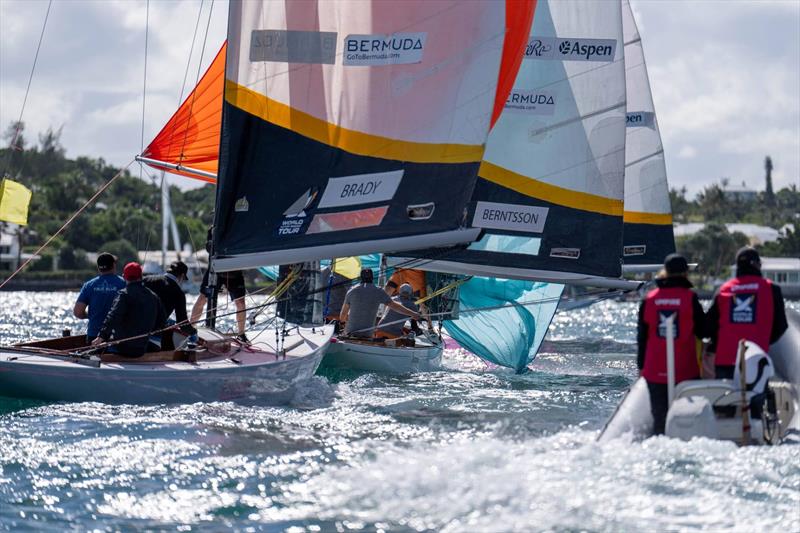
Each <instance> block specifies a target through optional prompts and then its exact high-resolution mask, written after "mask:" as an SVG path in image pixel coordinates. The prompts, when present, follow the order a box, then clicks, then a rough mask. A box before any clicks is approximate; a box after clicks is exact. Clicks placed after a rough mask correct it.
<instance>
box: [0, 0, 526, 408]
mask: <svg viewBox="0 0 800 533" xmlns="http://www.w3.org/2000/svg"><path fill="white" fill-rule="evenodd" d="M531 5H532V2H512V1H509V2H508V3H507V4H502V3H497V2H492V1H479V2H468V3H461V2H406V3H402V4H391V3H386V2H378V1H375V2H362V3H334V2H303V3H286V4H284V3H277V2H269V1H266V0H263V1H258V2H243V1H237V0H233V1H231V2H230V11H229V20H228V41H227V48H223V50H221V51H220V53H219V54H218V59H219V58H220V57H221V56H222V55H224V57H225V61H224V62H223V61H222V60H221V59H220V60H219V61H216V60H215V62H214V63H212V67H211V68H210V69H209V72H207V74H206V77H205V79H208V80H209V82H211V81H217V83H220V81H218V80H221V82H222V83H223V84H224V101H223V102H222V108H221V109H219V108H218V107H217V106H216V103H219V100H217V99H216V98H215V96H214V95H213V94H212V93H213V88H212V89H209V87H208V86H205V87H199V88H197V89H195V91H194V92H193V93H192V94H191V95H189V97H188V98H187V100H186V102H184V104H183V105H182V106H181V108H179V110H178V112H177V113H176V115H175V116H173V120H171V121H170V122H169V123H168V125H167V127H165V130H163V131H162V133H171V134H172V135H173V136H174V137H173V140H168V137H164V136H161V135H159V137H158V138H157V141H158V142H157V143H156V144H155V145H154V146H153V147H152V149H149V150H147V151H146V153H144V154H142V158H140V159H141V160H142V161H144V162H146V163H149V164H152V165H154V166H156V167H157V168H165V169H168V170H170V171H175V172H177V173H179V174H183V175H187V176H192V177H199V178H200V179H205V180H207V181H212V180H216V181H217V200H216V211H215V220H214V231H213V239H212V242H213V245H212V246H213V248H212V259H211V271H210V276H209V278H210V281H211V284H212V285H214V284H215V282H216V279H215V278H216V275H217V274H218V273H220V272H226V271H231V270H238V269H246V268H256V267H259V266H261V265H264V264H296V263H306V264H307V263H308V262H312V263H313V262H315V261H317V260H319V259H321V258H324V257H331V256H334V255H340V254H348V255H349V254H356V255H357V254H361V253H372V252H376V251H377V252H384V251H402V250H404V249H408V248H412V247H415V246H420V245H422V246H451V245H455V244H457V243H461V242H470V241H472V240H474V238H475V237H476V236H477V234H478V233H479V230H477V229H473V228H465V227H464V224H463V223H462V219H463V211H464V207H465V205H466V203H467V202H468V200H469V197H470V194H471V192H472V189H473V187H474V183H475V180H476V171H477V168H478V165H479V162H480V159H481V156H482V154H483V150H484V144H485V141H486V136H487V135H488V131H489V127H490V124H491V123H492V120H493V117H495V118H496V115H499V111H498V109H499V108H500V107H501V106H502V102H503V101H505V93H507V92H508V90H510V85H511V82H512V81H513V78H514V75H515V72H516V68H517V67H518V65H519V62H520V61H519V59H518V58H519V49H520V48H521V47H522V46H523V45H524V41H525V36H526V35H527V28H526V26H525V22H524V21H525V17H524V16H522V17H519V16H518V15H519V14H520V11H519V10H520V9H523V11H522V13H523V14H524V12H525V11H524V10H525V9H528V10H530V8H531ZM520 18H521V19H522V20H523V23H522V25H521V27H522V31H518V30H515V29H514V28H516V27H517V26H518V25H520V24H519V23H518V22H515V21H517V20H519V19H520ZM476 43H478V44H479V46H476ZM209 85H212V84H211V83H209ZM498 102H499V104H498ZM217 117H221V135H220V134H219V131H220V130H219V129H217V130H216V131H217V133H216V138H215V133H214V131H213V130H209V129H203V128H200V127H199V126H198V123H199V122H206V123H207V122H208V121H209V120H210V121H211V122H214V121H215V120H218V119H217ZM215 145H216V146H218V147H219V148H218V153H219V165H218V167H219V168H218V172H216V173H215V172H214V168H213V167H214V166H216V165H217V163H216V158H214V157H213V155H209V154H210V153H211V152H212V151H213V146H215ZM156 148H158V149H159V150H160V151H159V150H156ZM156 154H158V155H159V156H160V157H161V158H162V159H156V158H155V157H153V156H155V155H156ZM193 159H195V160H196V162H194V161H193ZM190 164H195V165H196V166H197V167H200V168H194V167H192V166H190ZM310 270H311V271H313V268H312V269H310ZM209 300H210V304H209V306H210V311H211V313H210V317H211V320H210V324H209V326H210V327H211V328H213V325H214V324H213V318H214V317H213V311H214V308H215V298H213V297H212V298H210V299H209ZM270 320H271V322H268V323H266V324H265V325H263V331H264V335H263V337H264V338H265V340H261V339H256V342H254V343H252V344H250V343H244V344H242V343H238V342H235V341H232V340H231V339H230V338H226V337H225V336H223V335H220V334H219V333H217V332H215V331H213V330H212V329H206V330H202V331H201V334H200V336H201V340H202V341H204V342H203V346H202V347H200V348H197V349H192V347H191V346H189V345H184V346H183V349H179V350H176V352H175V353H157V354H152V355H146V356H144V357H143V358H140V359H136V360H130V359H125V358H121V357H119V356H108V355H102V356H97V355H92V354H91V353H88V352H87V351H86V350H85V349H83V348H84V346H83V344H85V341H83V340H82V339H80V338H75V337H69V338H65V339H51V340H47V341H40V342H35V343H27V344H25V345H20V346H13V347H3V348H1V349H0V390H2V391H3V393H4V394H10V395H14V396H21V397H34V398H40V399H46V400H66V401H101V402H111V403H119V402H131V403H161V402H186V401H189V402H194V401H213V400H237V401H259V402H268V403H273V402H276V403H280V402H285V401H286V400H287V398H289V397H291V394H292V392H293V390H294V388H295V387H296V386H297V384H298V383H299V382H301V381H302V380H304V379H306V378H308V377H310V376H311V375H312V374H313V373H314V371H315V370H316V368H317V366H318V365H319V362H320V359H321V358H322V355H323V353H324V351H325V349H326V348H327V346H328V344H329V342H330V338H331V335H332V333H333V331H332V327H331V326H317V325H309V326H308V327H306V326H305V325H302V324H299V325H298V324H291V323H287V322H286V321H281V320H279V319H277V318H271V319H270ZM192 352H193V353H192ZM182 359H188V360H182Z"/></svg>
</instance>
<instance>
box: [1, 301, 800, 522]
mask: <svg viewBox="0 0 800 533" xmlns="http://www.w3.org/2000/svg"><path fill="white" fill-rule="evenodd" d="M74 298H75V294H69V293H3V294H2V296H0V301H1V302H2V304H1V305H0V315H1V317H2V318H1V319H0V340H1V341H2V342H3V343H6V342H10V341H19V340H24V339H28V338H31V337H41V336H46V335H58V334H60V332H61V330H62V328H63V327H64V325H65V324H67V325H69V326H70V327H72V328H73V330H74V331H78V330H79V329H80V326H79V324H78V323H77V321H75V320H74V319H72V318H71V316H70V315H71V312H70V310H71V307H72V304H73V302H74ZM790 305H791V304H790ZM794 306H795V307H797V306H796V305H794ZM635 319H636V307H635V305H634V304H626V303H616V302H604V303H601V304H598V305H596V306H593V307H590V308H587V309H581V310H577V311H574V312H572V313H570V314H566V315H558V316H557V317H556V320H555V321H554V323H553V325H552V326H551V331H550V334H549V337H548V340H547V343H546V346H545V347H544V349H545V353H543V354H542V355H541V356H540V357H539V359H538V360H537V361H536V362H535V364H534V365H533V371H532V372H530V373H528V374H526V375H524V376H516V375H513V374H511V373H509V372H506V371H504V370H489V369H487V368H486V367H485V365H483V363H481V362H479V361H476V360H475V359H473V358H472V357H471V356H469V355H468V354H465V353H462V352H460V351H459V350H448V351H447V352H446V353H445V365H446V367H447V370H446V371H443V372H436V373H430V374H420V375H415V376H408V377H387V376H379V375H373V374H363V375H354V374H350V375H348V374H339V375H328V376H323V377H316V378H315V379H314V380H313V381H312V382H310V383H308V385H307V386H306V387H305V388H304V390H303V391H301V393H300V394H298V396H297V397H296V398H295V400H294V406H293V407H287V408H260V407H259V408H254V407H242V406H238V405H234V404H229V403H217V404H196V405H188V406H171V407H158V406H155V407H154V406H148V407H138V406H115V407H111V406H104V405H100V404H89V403H87V404H62V405H58V404H55V405H54V404H41V403H36V402H28V401H20V400H11V399H2V398H0V529H5V530H14V531H17V530H21V529H30V530H52V531H63V530H65V529H76V530H90V529H92V530H118V529H134V528H136V529H139V528H150V529H164V530H173V531H174V530H181V531H188V530H204V531H212V530H214V531H215V530H219V529H222V528H226V527H231V528H235V529H240V530H247V529H249V530H264V531H283V530H287V531H292V532H301V531H309V532H311V531H351V530H367V531H374V530H384V531H426V530H442V531H452V532H460V531H532V530H571V531H584V530H587V531H634V530H636V531H640V530H647V531H653V530H656V531H657V530H671V531H677V530H698V529H705V530H714V531H716V530H735V531H784V532H788V531H798V530H800V447H797V446H782V447H774V448H754V447H752V448H743V449H740V448H737V447H736V446H734V445H733V444H729V443H720V442H712V441H708V440H695V441H692V442H689V443H684V442H680V441H674V440H670V439H666V438H656V439H650V440H648V441H645V442H642V443H631V442H623V441H618V442H613V443H609V444H603V445H599V444H597V443H595V442H594V441H595V438H596V436H597V432H598V430H599V429H600V428H601V427H602V425H603V423H604V422H605V420H606V419H607V417H608V416H609V415H610V413H611V412H612V411H613V409H614V407H615V406H616V404H617V403H618V401H619V400H620V398H621V397H622V395H623V393H624V391H625V390H626V388H627V387H628V386H629V384H630V383H631V382H632V380H633V379H634V376H635V355H634V352H635V345H634V325H635Z"/></svg>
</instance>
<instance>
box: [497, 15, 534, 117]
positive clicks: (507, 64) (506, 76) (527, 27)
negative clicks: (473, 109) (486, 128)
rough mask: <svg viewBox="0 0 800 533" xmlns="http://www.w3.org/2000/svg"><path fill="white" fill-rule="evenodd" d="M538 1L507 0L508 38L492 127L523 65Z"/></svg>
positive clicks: (504, 48)
mask: <svg viewBox="0 0 800 533" xmlns="http://www.w3.org/2000/svg"><path fill="white" fill-rule="evenodd" d="M535 10H536V0H506V38H505V42H504V43H503V59H502V61H501V62H500V76H499V78H498V80H497V93H496V96H495V100H494V109H493V110H492V122H491V124H492V126H494V124H495V122H497V119H498V118H500V113H502V111H503V107H505V105H506V98H508V95H509V93H510V92H511V88H512V87H513V86H514V80H516V79H517V72H518V71H519V67H520V64H521V63H522V57H523V52H524V51H525V45H526V44H528V40H529V39H530V34H531V25H532V24H533V13H534V11H535Z"/></svg>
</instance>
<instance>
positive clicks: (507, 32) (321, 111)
mask: <svg viewBox="0 0 800 533" xmlns="http://www.w3.org/2000/svg"><path fill="white" fill-rule="evenodd" d="M534 5H535V2H533V1H532V0H530V1H514V0H508V1H507V2H495V1H491V0H486V1H474V2H460V1H409V2H402V3H394V2H379V1H365V2H328V1H309V2H288V1H287V2H269V1H252V2H244V1H238V0H233V1H231V3H230V12H229V23H228V24H229V26H228V51H227V65H226V74H225V95H224V104H223V124H222V142H221V145H220V172H219V176H218V190H217V210H216V215H215V230H214V250H215V259H214V268H215V269H216V270H218V271H225V270H235V269H241V268H251V267H256V266H259V265H264V264H286V263H294V262H299V261H306V260H315V259H320V258H326V257H331V256H344V255H358V254H361V253H374V252H380V251H388V250H393V251H396V250H404V249H409V248H412V247H415V246H424V247H436V246H449V245H452V244H455V243H458V242H470V241H471V240H473V239H474V238H475V237H476V236H477V234H478V232H479V229H476V228H466V227H465V226H466V224H465V220H464V217H465V205H466V204H467V203H468V201H469V198H470V195H471V193H472V189H473V188H474V182H475V179H476V173H477V169H478V166H479V164H480V161H481V159H482V157H483V152H484V144H485V142H486V137H487V135H488V132H489V129H490V124H491V122H492V119H493V116H496V115H498V114H499V112H500V109H501V107H502V102H504V101H505V99H506V94H507V93H508V91H509V90H510V89H511V84H512V83H513V79H514V77H515V73H516V71H517V69H518V67H519V64H520V63H521V59H520V58H521V52H522V50H523V49H524V46H525V43H526V38H527V35H528V32H529V28H530V23H531V18H532V13H533V8H534Z"/></svg>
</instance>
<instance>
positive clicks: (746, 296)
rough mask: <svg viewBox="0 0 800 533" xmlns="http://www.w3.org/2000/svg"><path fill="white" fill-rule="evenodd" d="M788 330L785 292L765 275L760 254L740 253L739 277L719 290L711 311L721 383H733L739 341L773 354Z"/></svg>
mask: <svg viewBox="0 0 800 533" xmlns="http://www.w3.org/2000/svg"><path fill="white" fill-rule="evenodd" d="M788 327H789V325H788V324H787V322H786V310H785V309H784V306H783V294H782V293H781V288H780V287H779V286H778V285H776V284H774V283H772V281H770V280H768V279H765V278H764V277H763V276H762V275H761V258H760V257H759V255H758V252H757V251H755V249H753V248H751V247H749V246H745V247H744V248H742V249H740V250H739V251H738V252H737V253H736V277H735V278H733V279H731V280H728V282H726V283H725V284H724V285H723V286H722V287H720V288H719V290H718V291H717V294H716V295H715V296H714V303H713V304H712V305H711V308H710V309H709V310H708V333H709V337H711V344H710V345H709V349H708V351H709V353H713V354H715V356H714V357H715V359H714V366H715V371H716V372H715V373H716V377H717V379H733V370H734V367H735V365H736V357H737V351H738V346H739V339H747V340H750V341H753V342H755V343H756V344H758V345H759V346H760V347H761V349H762V350H764V351H765V352H769V345H770V344H772V343H773V342H775V341H777V340H778V339H780V338H781V335H783V333H784V332H785V331H786V329H787V328H788Z"/></svg>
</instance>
